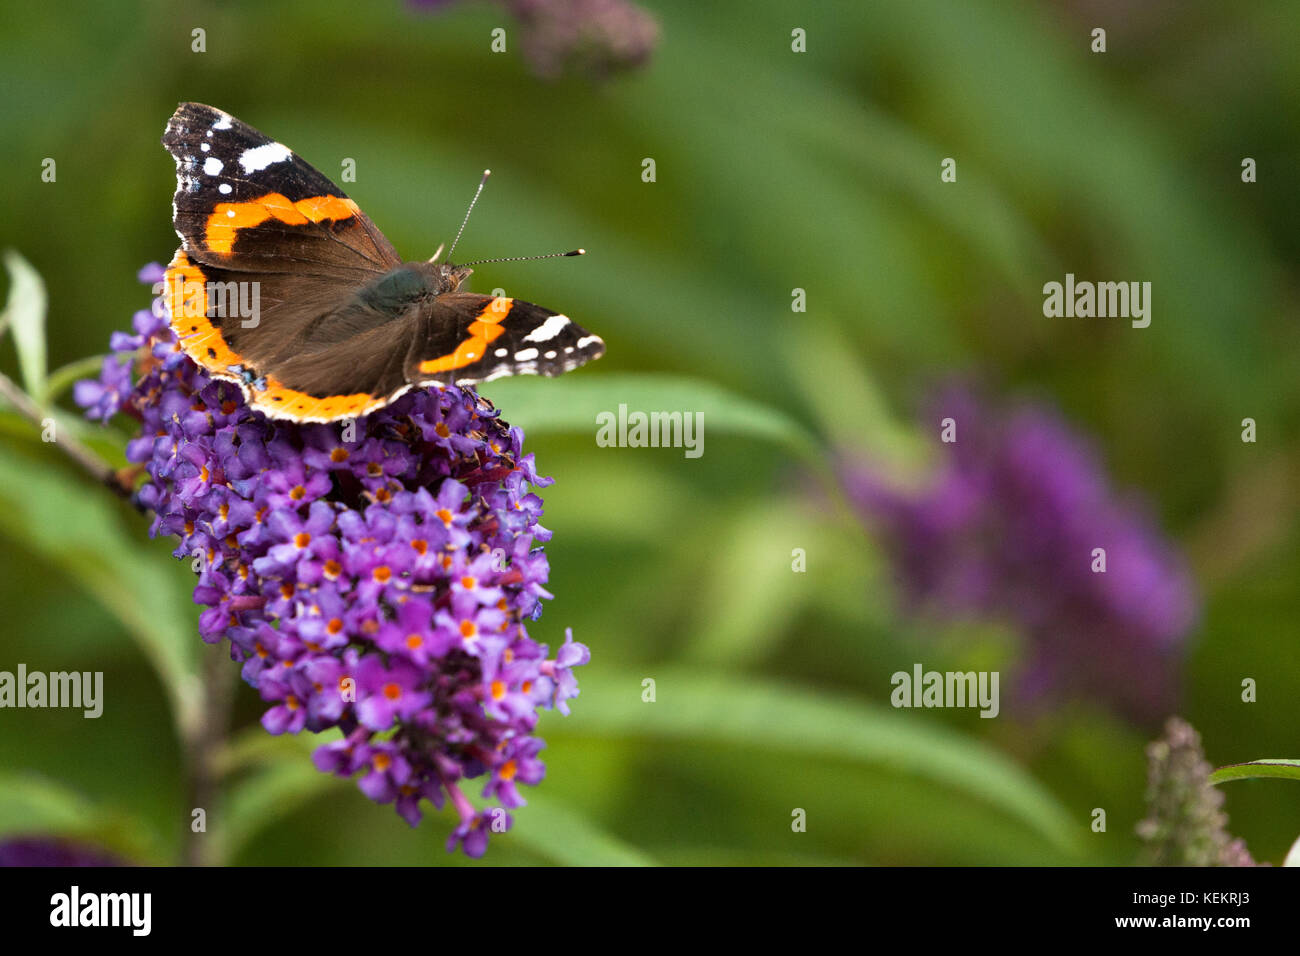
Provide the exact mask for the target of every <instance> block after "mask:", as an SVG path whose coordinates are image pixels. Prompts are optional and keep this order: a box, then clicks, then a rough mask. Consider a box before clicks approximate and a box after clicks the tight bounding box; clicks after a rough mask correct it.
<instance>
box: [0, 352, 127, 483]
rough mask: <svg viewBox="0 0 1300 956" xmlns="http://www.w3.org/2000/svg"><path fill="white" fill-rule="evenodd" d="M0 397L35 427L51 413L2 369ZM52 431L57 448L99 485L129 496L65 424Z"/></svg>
mask: <svg viewBox="0 0 1300 956" xmlns="http://www.w3.org/2000/svg"><path fill="white" fill-rule="evenodd" d="M0 398H4V399H5V400H6V401H8V402H9V404H11V405H12V406H13V407H14V408H15V409H17V410H18V413H19V414H21V415H22V416H23V417H24V418H26V419H27V420H28V421H30V422H31V423H32V424H33V425H35V426H36V427H37V428H41V429H43V428H44V427H45V424H46V422H47V421H48V420H49V419H51V418H52V417H53V412H51V411H47V410H45V409H43V408H42V407H41V406H40V405H38V404H37V403H36V402H35V401H34V400H33V399H32V397H31V396H30V395H28V394H27V393H26V392H24V391H23V390H22V389H21V388H19V387H18V386H17V385H16V384H15V383H14V381H13V379H11V378H9V376H7V375H5V374H3V373H0ZM55 431H56V437H55V440H54V442H53V444H54V445H55V447H57V448H58V449H59V451H61V452H63V454H64V455H66V456H67V457H68V458H69V459H70V460H71V461H72V462H73V463H74V464H76V465H77V467H78V468H80V469H81V470H82V471H84V472H86V473H87V474H88V475H90V476H91V477H92V478H94V479H95V480H96V481H97V482H99V483H100V484H101V485H104V486H105V487H106V488H109V489H110V490H112V491H113V492H114V493H115V494H117V495H118V496H119V497H121V498H125V499H127V500H128V501H130V500H131V498H132V494H131V489H130V488H129V487H127V486H126V485H124V484H123V483H122V482H121V480H120V479H119V478H118V474H117V472H116V471H114V470H113V468H112V466H110V465H109V464H108V463H107V462H106V461H104V460H103V459H102V458H100V457H99V456H98V455H96V454H95V453H94V452H93V451H91V450H90V449H89V448H87V447H86V446H85V445H83V444H82V443H81V442H79V441H77V440H76V439H75V438H73V437H72V436H71V435H69V434H68V433H67V432H68V430H67V429H66V428H57V426H56V429H55ZM57 433H62V437H58V435H57Z"/></svg>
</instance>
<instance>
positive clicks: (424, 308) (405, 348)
mask: <svg viewBox="0 0 1300 956" xmlns="http://www.w3.org/2000/svg"><path fill="white" fill-rule="evenodd" d="M162 142H163V145H164V146H165V147H166V148H167V151H168V152H169V153H171V155H172V158H173V159H174V160H175V161H176V194H175V197H174V200H173V203H172V223H173V225H174V227H175V229H176V234H177V235H178V236H179V237H180V240H181V245H180V248H179V249H177V250H176V255H175V256H174V257H173V258H172V261H171V263H170V265H169V266H168V267H167V271H166V275H165V277H164V283H165V285H164V301H165V302H166V303H167V306H168V310H169V314H170V322H171V327H172V329H173V331H174V332H175V334H176V336H177V338H178V339H179V341H180V345H181V347H182V348H183V349H184V350H185V352H186V354H187V355H189V356H190V358H192V359H193V360H194V361H195V362H197V363H198V364H199V365H200V366H201V367H202V368H203V369H205V370H206V371H207V372H208V374H209V375H211V376H212V377H214V378H218V379H223V380H225V381H229V382H234V383H237V384H238V385H239V386H240V388H241V389H242V390H243V393H244V398H245V400H246V401H247V403H248V404H249V405H250V406H251V407H252V408H254V409H256V410H257V411H259V412H262V413H263V414H265V415H267V416H269V417H271V418H278V419H289V420H292V421H298V422H329V421H336V420H338V419H343V418H354V417H357V416H360V415H365V414H367V413H368V412H373V411H375V410H377V409H380V408H383V407H384V406H385V405H388V404H389V403H390V402H392V401H394V400H395V399H397V397H398V396H400V395H402V394H403V393H404V392H406V391H408V390H409V389H412V388H418V387H422V386H430V385H442V386H445V385H473V384H475V383H478V382H489V381H492V380H493V379H496V378H501V377H503V376H506V375H559V374H561V373H563V372H567V371H569V370H570V369H574V368H577V367H578V366H579V365H582V364H584V363H586V362H589V361H591V360H592V359H596V358H599V357H600V356H601V355H603V354H604V351H605V343H604V342H603V341H602V340H601V339H600V337H599V336H596V335H592V334H590V333H588V332H587V331H586V330H585V329H583V328H581V327H580V326H578V325H577V324H575V323H574V322H573V321H572V320H570V319H569V318H568V317H567V316H564V315H561V314H560V313H558V312H554V311H552V310H551V309H547V308H543V307H542V306H539V305H534V304H532V303H531V302H525V301H523V300H522V299H515V298H510V297H506V296H491V295H477V294H475V293H472V292H461V291H460V285H461V283H462V282H463V281H464V280H465V278H466V277H467V276H468V275H470V273H471V272H473V270H472V269H471V268H469V267H468V266H465V265H459V266H458V265H453V264H452V263H450V262H441V263H440V262H436V261H435V260H436V259H438V258H439V256H440V254H441V249H439V252H438V253H436V254H435V255H434V257H433V258H432V259H430V260H429V261H426V262H405V261H403V260H402V258H401V256H399V255H398V254H397V252H396V251H395V250H394V249H393V246H392V244H391V243H390V242H389V241H388V240H387V239H385V238H384V235H383V233H381V232H380V231H379V229H378V228H376V226H375V224H374V223H373V222H371V221H370V219H369V218H368V217H367V216H366V214H365V213H363V212H362V211H361V209H360V208H359V207H358V206H357V204H356V203H355V202H353V201H352V200H351V199H349V198H348V197H347V195H346V194H344V192H343V191H342V190H341V189H339V188H338V187H337V186H336V185H334V183H332V182H331V181H330V180H329V179H328V178H327V177H326V176H324V175H323V174H321V173H320V172H318V171H317V170H316V169H314V168H312V167H311V166H310V165H308V164H307V163H306V162H304V161H303V160H302V159H300V158H299V157H298V156H297V155H296V154H294V153H293V151H292V150H290V149H289V148H288V147H286V146H284V145H282V144H281V143H278V142H276V141H274V140H272V139H270V138H268V137H267V136H264V135H263V134H262V133H260V132H258V131H257V130H255V129H253V127H251V126H249V125H247V124H246V123H242V122H240V121H239V120H237V119H235V118H234V117H233V116H231V115H230V114H228V113H225V112H223V111H221V110H219V109H216V108H214V107H211V106H205V105H203V104H202V103H182V104H181V105H180V107H179V108H178V109H177V110H176V112H175V113H174V114H173V115H172V118H171V119H170V120H169V121H168V123H167V129H166V130H165V131H164V133H163V139H162ZM486 177H487V174H486V173H485V174H484V180H486ZM482 188H483V185H482V183H480V184H479V190H480V192H481V191H482ZM477 198H478V194H477V193H476V194H475V200H477ZM470 208H471V210H472V209H473V203H471V205H470ZM468 217H469V214H468V213H466V220H468ZM461 228H462V229H464V223H462V224H461ZM457 238H459V234H458V235H457ZM452 250H453V251H454V250H455V243H453V245H452ZM581 251H582V250H576V251H574V252H569V253H559V255H578V254H580V253H581Z"/></svg>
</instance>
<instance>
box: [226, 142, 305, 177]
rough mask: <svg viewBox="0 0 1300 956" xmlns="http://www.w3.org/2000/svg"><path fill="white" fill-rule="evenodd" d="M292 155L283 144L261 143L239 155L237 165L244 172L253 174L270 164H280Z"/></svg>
mask: <svg viewBox="0 0 1300 956" xmlns="http://www.w3.org/2000/svg"><path fill="white" fill-rule="evenodd" d="M292 155H293V152H292V151H291V150H290V149H289V147H288V146H285V145H284V144H283V143H263V144H262V145H261V146H253V147H251V148H249V149H246V150H244V151H243V152H242V153H240V155H239V165H240V166H243V167H244V172H246V173H255V172H257V171H258V170H259V169H266V167H267V166H270V165H271V164H272V163H282V162H284V161H285V160H286V159H288V158H289V157H290V156H292Z"/></svg>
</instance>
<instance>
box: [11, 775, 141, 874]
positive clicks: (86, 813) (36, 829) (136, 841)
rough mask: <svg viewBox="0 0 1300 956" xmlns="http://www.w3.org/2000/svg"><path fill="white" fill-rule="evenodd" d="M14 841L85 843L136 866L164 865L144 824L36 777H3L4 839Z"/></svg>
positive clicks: (61, 786) (59, 785)
mask: <svg viewBox="0 0 1300 956" xmlns="http://www.w3.org/2000/svg"><path fill="white" fill-rule="evenodd" d="M15 836H51V837H62V838H65V839H70V840H79V841H84V842H86V843H91V844H94V845H96V846H99V847H102V848H104V849H106V850H110V851H113V852H114V853H117V854H118V855H120V856H122V857H124V858H125V859H127V860H130V861H131V862H136V863H161V862H162V859H163V857H162V854H161V852H160V848H159V842H158V838H157V835H156V834H155V833H153V832H152V831H151V830H150V829H149V828H148V827H147V826H146V825H145V824H144V823H143V821H141V820H139V819H137V818H135V817H133V816H131V815H129V814H125V813H122V812H120V811H118V810H109V809H105V808H103V807H99V806H97V805H96V804H95V803H93V802H92V801H90V800H88V799H86V798H85V797H83V796H81V795H80V794H78V793H75V792H74V791H72V790H70V789H69V788H67V787H65V786H63V785H62V784H58V783H55V782H53V781H50V780H47V779H45V778H44V777H40V776H38V775H36V774H32V773H23V774H0V839H4V838H7V837H15Z"/></svg>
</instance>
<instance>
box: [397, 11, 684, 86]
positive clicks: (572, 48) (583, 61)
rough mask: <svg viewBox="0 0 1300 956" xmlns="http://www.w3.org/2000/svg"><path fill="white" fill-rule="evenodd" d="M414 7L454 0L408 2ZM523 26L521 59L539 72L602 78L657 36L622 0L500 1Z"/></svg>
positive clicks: (644, 54)
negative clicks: (568, 73) (577, 72)
mask: <svg viewBox="0 0 1300 956" xmlns="http://www.w3.org/2000/svg"><path fill="white" fill-rule="evenodd" d="M411 2H412V4H413V5H414V6H417V7H424V8H433V7H445V6H450V5H451V4H452V3H453V2H455V0H411ZM502 6H504V7H505V9H506V10H507V11H508V12H509V13H510V14H511V15H512V16H513V17H514V18H515V19H516V20H517V21H519V23H520V25H521V26H522V27H523V38H522V40H521V41H520V45H521V48H522V50H523V53H524V57H525V58H526V59H527V60H528V62H529V64H530V65H531V66H532V68H533V71H534V72H536V73H537V74H538V75H540V76H544V77H548V78H552V77H556V76H559V75H560V74H561V73H563V72H564V71H565V70H566V69H575V70H577V71H579V72H585V73H587V74H589V75H592V76H596V77H600V78H603V77H604V76H606V75H608V74H610V73H613V72H614V71H616V70H624V69H630V68H632V67H637V66H640V65H642V64H643V63H645V62H646V61H647V60H649V59H650V54H651V52H653V50H654V47H655V44H656V43H657V42H658V40H659V25H658V24H657V23H656V22H655V19H654V18H653V17H652V16H650V14H648V13H646V12H645V11H644V10H642V9H641V8H640V7H638V6H636V5H635V4H632V3H628V2H627V0H502Z"/></svg>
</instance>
